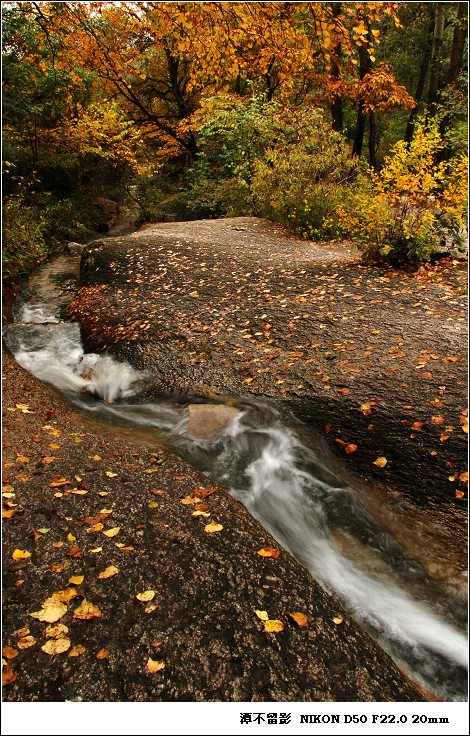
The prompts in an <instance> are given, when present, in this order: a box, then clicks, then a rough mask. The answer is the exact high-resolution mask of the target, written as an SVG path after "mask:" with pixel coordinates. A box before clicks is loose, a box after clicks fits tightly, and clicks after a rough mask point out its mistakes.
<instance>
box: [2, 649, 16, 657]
mask: <svg viewBox="0 0 470 736" xmlns="http://www.w3.org/2000/svg"><path fill="white" fill-rule="evenodd" d="M2 654H3V656H4V657H5V659H14V658H15V657H17V656H18V649H13V647H9V646H6V647H3V649H2Z"/></svg>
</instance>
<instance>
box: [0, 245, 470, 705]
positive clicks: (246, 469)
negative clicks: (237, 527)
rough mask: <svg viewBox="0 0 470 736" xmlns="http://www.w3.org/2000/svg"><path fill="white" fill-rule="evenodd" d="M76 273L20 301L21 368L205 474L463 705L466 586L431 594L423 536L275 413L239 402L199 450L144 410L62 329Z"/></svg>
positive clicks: (125, 378)
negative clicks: (68, 287) (67, 287)
mask: <svg viewBox="0 0 470 736" xmlns="http://www.w3.org/2000/svg"><path fill="white" fill-rule="evenodd" d="M74 263H76V259H75V260H74V259H73V258H72V257H60V258H58V259H56V260H55V261H54V262H53V263H52V264H49V265H46V266H43V267H42V268H41V269H39V270H38V271H37V272H36V274H35V275H33V277H32V278H31V279H30V281H29V284H28V288H27V289H26V290H25V291H24V293H23V294H22V296H21V297H20V299H19V300H18V306H17V308H16V310H15V314H14V319H15V322H14V323H13V324H11V325H9V326H7V328H6V329H5V335H4V337H5V340H6V343H7V345H8V347H9V348H10V350H11V351H12V352H13V354H14V355H15V358H16V360H17V361H18V363H19V364H20V365H22V366H23V367H24V368H26V369H27V370H28V371H30V372H31V373H33V374H34V375H35V376H37V377H38V378H39V379H41V380H42V381H44V382H45V383H47V384H50V385H51V386H53V387H55V388H56V389H57V390H59V391H60V392H61V393H62V394H63V395H65V396H66V397H67V398H68V399H69V400H70V401H72V402H73V403H74V404H75V405H76V406H78V407H80V409H81V410H84V411H87V412H92V413H93V414H94V415H95V416H96V417H97V418H99V419H102V420H105V421H106V422H112V423H114V424H118V425H125V426H128V427H129V426H131V427H132V426H134V427H136V428H139V431H140V432H141V431H142V430H145V431H146V432H147V433H148V432H152V433H154V434H155V435H156V436H157V437H158V439H159V441H160V442H163V443H165V444H166V445H167V446H168V447H169V448H170V449H172V450H174V451H175V452H177V453H178V454H180V455H182V456H184V457H185V458H187V459H188V460H189V461H190V462H192V463H193V464H195V465H197V466H198V467H199V468H201V469H202V470H204V472H206V474H207V475H209V476H210V477H211V478H212V479H213V480H214V481H216V482H218V483H220V484H221V485H222V486H224V487H225V488H227V489H228V490H229V491H230V493H231V494H232V495H233V496H235V497H236V498H237V499H239V500H240V501H242V502H243V503H244V505H245V506H246V507H247V508H248V510H249V511H250V512H251V513H252V514H253V516H255V517H256V518H257V519H258V520H259V521H260V522H261V523H262V524H263V525H264V526H265V527H266V528H267V529H268V530H269V531H270V532H271V534H272V535H273V536H274V537H275V538H276V539H277V540H278V542H279V543H280V544H281V545H282V546H283V547H284V548H285V549H287V550H288V551H289V552H291V553H292V555H293V556H294V557H296V558H297V560H298V561H299V562H300V563H301V564H302V565H304V566H305V567H306V568H307V569H308V570H309V571H310V572H311V574H312V575H313V576H314V577H315V578H316V579H317V580H318V581H319V582H320V583H321V584H322V585H323V587H324V588H325V589H326V590H328V591H329V592H331V593H332V594H333V595H335V596H336V597H337V598H338V599H339V600H340V601H341V602H342V603H343V605H344V606H345V607H346V608H347V610H349V612H350V613H351V615H352V616H353V617H354V618H355V619H356V620H357V621H358V622H359V623H360V624H361V625H362V626H363V627H364V628H365V629H367V630H368V631H369V632H370V633H371V635H372V636H374V637H375V638H376V639H377V641H378V642H379V643H380V645H381V646H382V647H383V648H384V649H385V650H386V651H388V652H389V653H390V654H391V656H392V657H393V658H394V659H395V661H396V662H397V663H398V664H399V666H400V667H401V668H402V669H403V670H405V671H406V672H407V673H408V674H409V675H410V676H411V677H412V678H413V679H414V680H415V681H416V682H418V683H419V684H421V685H423V686H424V687H426V688H428V689H429V690H431V691H432V692H434V693H435V694H436V695H437V696H438V697H441V698H445V699H454V700H464V699H465V698H466V682H467V676H466V667H467V639H466V636H465V634H464V621H465V607H466V606H465V602H464V601H463V598H462V596H460V598H459V595H458V593H456V589H458V588H459V587H460V589H461V590H463V589H465V587H466V584H465V581H463V580H462V579H461V578H459V576H458V575H457V576H456V579H452V580H451V581H450V582H449V585H447V586H446V585H442V581H438V582H437V583H436V580H434V579H433V578H432V575H429V569H428V567H427V560H428V561H429V560H431V561H433V563H434V564H435V559H436V555H438V554H439V553H438V551H437V550H436V549H433V548H430V549H427V550H426V551H427V559H426V556H425V553H424V551H423V549H421V550H418V548H420V547H421V548H422V547H424V546H425V545H424V544H423V543H422V540H420V539H419V538H418V539H415V548H416V549H413V545H412V544H411V545H410V543H409V537H410V536H411V537H413V536H414V535H415V536H416V534H415V532H414V531H413V529H412V530H411V534H410V533H409V532H410V530H409V529H408V530H407V529H406V520H404V519H403V514H401V515H400V513H399V511H395V510H394V509H392V508H387V507H386V500H385V501H384V497H383V496H380V494H379V497H378V498H376V497H374V494H375V493H379V491H377V489H375V488H374V487H367V485H365V484H362V485H361V483H360V482H359V481H358V482H357V483H356V484H355V482H354V481H351V478H350V477H349V476H348V475H347V473H346V472H344V473H343V472H342V469H341V468H340V467H338V466H337V461H336V460H334V459H333V458H332V457H330V455H329V453H328V450H327V449H326V448H325V447H323V445H322V443H321V441H320V440H319V439H318V438H316V437H315V436H314V435H313V434H312V433H310V432H309V431H308V430H307V429H306V428H304V427H302V426H301V425H296V424H295V423H294V422H293V421H291V420H290V419H286V418H283V417H282V416H281V414H280V412H278V411H277V410H276V409H275V408H273V407H272V406H267V405H265V404H259V403H254V402H250V403H248V402H243V401H240V402H238V403H237V404H236V408H237V412H236V414H235V416H234V418H233V419H232V420H231V422H229V423H228V425H227V426H226V428H225V431H224V432H223V433H222V434H221V435H220V436H218V437H217V438H216V439H212V440H201V439H199V440H198V439H195V438H194V437H191V436H190V435H189V434H188V412H187V409H186V407H185V406H184V405H182V404H176V403H175V404H171V403H162V402H159V403H138V392H139V388H140V387H141V386H142V385H143V383H145V376H144V375H143V374H139V373H137V372H136V371H134V370H133V368H132V367H131V366H129V365H126V364H123V363H118V362H117V361H115V360H114V359H113V358H111V357H110V356H106V355H105V356H100V355H97V354H85V353H84V350H83V347H82V344H81V339H80V329H79V326H78V325H77V324H73V323H67V322H62V321H60V312H61V308H62V306H63V304H64V303H65V302H66V301H67V297H66V296H65V295H64V291H63V287H62V283H61V282H64V281H65V282H66V279H67V278H68V277H70V275H71V274H70V269H71V265H73V264H74ZM414 512H415V513H416V514H419V513H420V510H417V509H415V510H414ZM400 529H401V530H402V533H400ZM397 530H398V531H397ZM407 531H408V534H407V533H406V532H407ZM401 537H403V540H405V542H404V543H403V540H402V539H401ZM407 539H408V542H406V540H407ZM426 543H427V542H426ZM449 576H450V577H452V571H449Z"/></svg>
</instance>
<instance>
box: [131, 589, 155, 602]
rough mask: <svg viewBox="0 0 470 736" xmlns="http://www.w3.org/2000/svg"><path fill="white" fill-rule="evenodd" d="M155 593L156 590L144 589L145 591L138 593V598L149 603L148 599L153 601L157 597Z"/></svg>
mask: <svg viewBox="0 0 470 736" xmlns="http://www.w3.org/2000/svg"><path fill="white" fill-rule="evenodd" d="M155 595H156V591H155V590H144V592H143V593H137V595H136V598H137V600H138V601H142V602H144V603H147V602H148V601H151V600H152V599H153V598H155Z"/></svg>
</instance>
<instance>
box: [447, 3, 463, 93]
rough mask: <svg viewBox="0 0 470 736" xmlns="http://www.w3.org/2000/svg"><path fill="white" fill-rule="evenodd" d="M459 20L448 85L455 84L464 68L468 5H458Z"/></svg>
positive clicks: (454, 38)
mask: <svg viewBox="0 0 470 736" xmlns="http://www.w3.org/2000/svg"><path fill="white" fill-rule="evenodd" d="M458 6H459V7H458V10H457V20H456V23H455V26H454V36H453V39H452V50H451V53H450V63H449V71H448V72H447V79H446V82H447V84H452V82H455V80H456V79H457V77H458V76H459V74H460V72H461V70H462V68H463V52H464V49H465V39H466V37H467V18H468V15H467V13H468V11H467V3H458Z"/></svg>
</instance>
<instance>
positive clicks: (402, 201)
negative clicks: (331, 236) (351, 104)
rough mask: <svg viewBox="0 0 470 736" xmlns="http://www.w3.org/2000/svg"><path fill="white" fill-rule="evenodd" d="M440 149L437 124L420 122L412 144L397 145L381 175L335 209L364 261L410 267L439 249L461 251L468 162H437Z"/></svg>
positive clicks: (460, 156)
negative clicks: (456, 249) (443, 246)
mask: <svg viewBox="0 0 470 736" xmlns="http://www.w3.org/2000/svg"><path fill="white" fill-rule="evenodd" d="M443 147H444V141H443V139H442V136H441V135H440V133H439V121H438V120H437V119H433V120H430V121H428V122H425V121H419V123H418V124H417V126H416V129H415V134H414V137H413V141H412V142H411V144H410V145H409V146H407V144H406V143H405V141H399V142H398V143H396V144H395V145H394V146H393V148H392V150H391V153H390V155H389V156H387V157H386V158H385V164H384V167H383V169H382V170H381V172H380V173H378V174H376V173H375V172H372V180H369V181H367V180H364V179H363V180H362V182H361V186H359V187H357V188H356V191H355V192H353V193H352V194H351V197H350V198H349V199H348V200H346V202H345V203H342V204H340V206H339V207H338V215H339V219H340V222H341V226H342V228H343V232H344V233H345V234H347V235H348V236H350V237H353V238H355V239H357V240H358V241H359V243H360V244H361V245H362V250H363V254H364V258H365V260H368V261H380V260H382V261H387V262H389V263H392V264H393V265H398V266H405V265H411V266H413V265H416V264H418V263H420V262H421V261H427V260H429V259H430V257H431V255H432V254H433V253H434V252H435V251H436V250H437V249H438V248H439V247H440V246H442V245H445V246H446V247H447V248H448V247H455V248H458V247H460V245H461V242H462V239H463V238H462V232H463V230H464V228H465V216H466V192H467V184H466V178H467V167H468V163H467V157H466V156H465V155H463V154H462V153H459V154H458V155H457V156H455V157H454V158H452V159H450V160H449V161H443V162H441V163H436V160H437V154H438V153H439V151H441V150H442V148H443Z"/></svg>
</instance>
